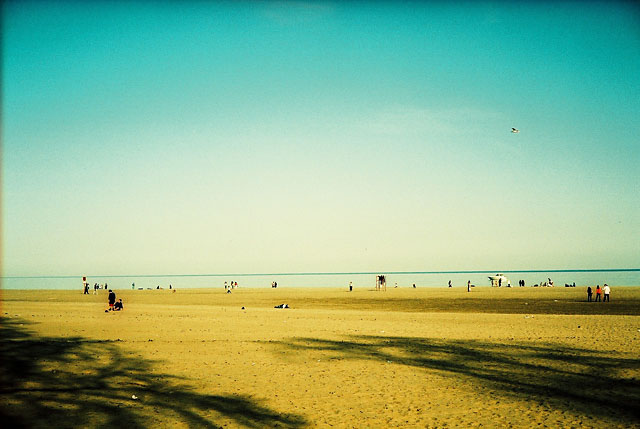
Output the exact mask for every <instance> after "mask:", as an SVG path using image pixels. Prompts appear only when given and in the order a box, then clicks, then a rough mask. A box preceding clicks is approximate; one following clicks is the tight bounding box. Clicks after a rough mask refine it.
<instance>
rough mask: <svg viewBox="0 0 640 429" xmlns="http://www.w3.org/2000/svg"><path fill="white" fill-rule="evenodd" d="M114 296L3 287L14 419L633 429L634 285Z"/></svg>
mask: <svg viewBox="0 0 640 429" xmlns="http://www.w3.org/2000/svg"><path fill="white" fill-rule="evenodd" d="M115 292H116V293H117V296H118V298H122V299H123V301H124V305H125V310H124V311H122V312H118V313H111V312H108V313H105V309H106V308H107V304H106V300H107V295H106V292H105V291H99V294H98V295H93V294H91V295H83V294H82V292H81V291H53V290H40V291H19V290H3V291H2V314H1V315H2V324H1V327H2V337H1V341H2V347H1V348H0V350H1V351H0V353H1V354H2V373H1V374H2V376H1V377H2V383H1V385H2V388H1V393H2V394H1V395H0V410H1V413H2V417H3V421H5V422H9V426H11V427H101V426H106V425H112V424H118V425H121V427H330V426H333V427H345V428H351V427H353V428H361V427H468V426H472V427H478V426H484V427H505V426H506V427H532V426H544V427H602V428H604V427H640V413H639V412H638V411H637V407H636V405H637V404H638V403H640V360H639V359H638V356H640V318H639V315H640V288H638V287H626V288H615V287H614V288H613V290H612V294H611V302H610V303H587V302H586V292H585V290H584V288H575V289H573V288H530V287H527V288H511V289H507V288H489V287H478V288H475V289H474V290H473V291H472V292H471V293H467V292H466V288H453V289H447V288H430V289H426V288H424V289H420V288H419V289H407V288H399V289H392V288H390V289H389V290H387V291H386V292H376V291H373V290H370V289H356V290H354V291H353V292H347V291H346V290H338V289H325V288H315V289H242V288H240V289H236V290H234V291H233V293H231V294H225V293H224V290H222V289H220V290H211V289H181V290H178V291H177V292H175V293H174V292H172V291H169V290H166V289H165V290H144V291H139V290H135V291H134V290H116V291H115ZM282 303H287V304H289V306H290V307H291V308H289V309H275V308H273V307H274V306H276V305H278V304H282ZM242 307H244V309H242ZM9 426H8V427H9Z"/></svg>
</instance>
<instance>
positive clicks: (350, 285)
mask: <svg viewBox="0 0 640 429" xmlns="http://www.w3.org/2000/svg"><path fill="white" fill-rule="evenodd" d="M351 291H353V282H349V292H351Z"/></svg>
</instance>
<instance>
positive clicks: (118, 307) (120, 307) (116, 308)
mask: <svg viewBox="0 0 640 429" xmlns="http://www.w3.org/2000/svg"><path fill="white" fill-rule="evenodd" d="M120 310H124V306H123V305H122V298H120V300H119V301H118V302H116V303H115V304H114V305H113V311H120Z"/></svg>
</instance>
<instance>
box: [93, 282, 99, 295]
mask: <svg viewBox="0 0 640 429" xmlns="http://www.w3.org/2000/svg"><path fill="white" fill-rule="evenodd" d="M93 294H94V295H97V294H98V283H96V284H94V285H93Z"/></svg>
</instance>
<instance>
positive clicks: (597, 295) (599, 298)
mask: <svg viewBox="0 0 640 429" xmlns="http://www.w3.org/2000/svg"><path fill="white" fill-rule="evenodd" d="M601 298H602V289H600V285H598V286H596V302H598V301H601Z"/></svg>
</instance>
